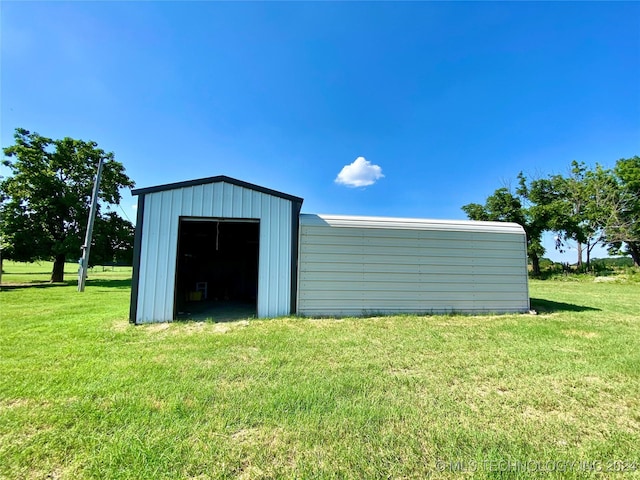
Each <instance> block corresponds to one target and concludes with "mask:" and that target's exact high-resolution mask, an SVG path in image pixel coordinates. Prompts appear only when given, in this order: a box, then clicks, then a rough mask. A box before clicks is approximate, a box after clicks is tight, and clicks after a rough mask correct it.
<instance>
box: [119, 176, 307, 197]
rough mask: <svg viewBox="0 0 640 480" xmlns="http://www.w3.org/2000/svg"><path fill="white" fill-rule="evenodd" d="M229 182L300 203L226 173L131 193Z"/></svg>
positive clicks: (137, 189) (283, 194) (287, 195)
mask: <svg viewBox="0 0 640 480" xmlns="http://www.w3.org/2000/svg"><path fill="white" fill-rule="evenodd" d="M220 182H224V183H229V184H231V185H237V186H239V187H244V188H248V189H250V190H255V191H256V192H261V193H266V194H267V195H272V196H274V197H279V198H284V199H285V200H290V201H292V202H298V203H302V202H303V199H302V198H301V197H296V196H293V195H289V194H288V193H282V192H278V191H277V190H271V189H270V188H265V187H261V186H260V185H255V184H253V183H248V182H243V181H242V180H238V179H235V178H231V177H227V176H226V175H217V176H215V177H206V178H197V179H194V180H186V181H184V182H175V183H166V184H164V185H156V186H153V187H146V188H136V189H134V190H131V194H132V195H145V194H147V193H155V192H164V191H166V190H175V189H178V188H185V187H195V186H197V185H206V184H209V183H220Z"/></svg>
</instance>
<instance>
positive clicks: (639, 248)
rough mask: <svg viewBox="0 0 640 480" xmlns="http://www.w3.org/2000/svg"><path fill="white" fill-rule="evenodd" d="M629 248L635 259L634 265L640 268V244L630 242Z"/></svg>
mask: <svg viewBox="0 0 640 480" xmlns="http://www.w3.org/2000/svg"><path fill="white" fill-rule="evenodd" d="M627 247H628V249H629V253H630V254H631V258H632V259H633V264H634V265H635V266H636V267H640V242H629V243H627Z"/></svg>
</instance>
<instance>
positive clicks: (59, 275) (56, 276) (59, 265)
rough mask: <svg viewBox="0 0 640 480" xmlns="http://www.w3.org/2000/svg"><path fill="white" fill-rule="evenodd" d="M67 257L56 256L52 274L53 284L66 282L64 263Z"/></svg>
mask: <svg viewBox="0 0 640 480" xmlns="http://www.w3.org/2000/svg"><path fill="white" fill-rule="evenodd" d="M65 260H66V257H65V255H64V253H63V254H60V255H56V258H55V260H54V261H53V272H51V283H59V282H64V261H65Z"/></svg>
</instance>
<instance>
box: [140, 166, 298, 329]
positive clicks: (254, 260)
mask: <svg viewBox="0 0 640 480" xmlns="http://www.w3.org/2000/svg"><path fill="white" fill-rule="evenodd" d="M132 193H133V195H137V196H138V213H137V221H136V238H135V246H134V266H133V279H132V288H131V306H130V315H129V319H130V321H131V322H132V323H146V322H163V321H171V320H174V319H177V318H181V317H183V316H186V318H189V315H190V314H191V312H192V311H197V310H198V308H200V307H201V305H204V303H205V302H204V300H211V301H213V300H215V301H217V302H218V303H229V302H240V303H242V304H245V305H249V311H251V309H253V314H254V315H255V314H257V315H258V316H260V317H274V316H280V315H288V314H290V313H294V312H295V311H296V305H295V301H296V294H295V291H296V290H295V289H296V283H297V279H296V276H297V263H296V261H297V252H298V247H297V244H298V216H299V213H300V208H301V207H302V201H303V200H302V198H298V197H294V196H292V195H287V194H285V193H281V192H276V191H275V190H270V189H268V188H264V187H260V186H258V185H252V184H250V183H246V182H242V181H240V180H236V179H233V178H229V177H225V176H217V177H210V178H203V179H198V180H192V181H187V182H180V183H172V184H168V185H160V186H155V187H149V188H140V189H136V190H133V192H132Z"/></svg>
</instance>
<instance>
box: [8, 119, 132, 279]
mask: <svg viewBox="0 0 640 480" xmlns="http://www.w3.org/2000/svg"><path fill="white" fill-rule="evenodd" d="M14 139H15V144H14V145H11V146H10V147H7V148H4V154H5V155H6V157H7V158H6V159H3V161H2V163H3V165H5V166H6V167H8V168H9V169H10V170H11V173H12V175H11V176H10V177H8V178H6V179H4V180H2V181H0V234H1V236H2V242H3V244H4V245H6V248H5V250H4V251H3V257H5V258H8V259H13V260H17V261H35V260H49V259H53V260H54V264H53V271H52V273H51V281H52V282H61V281H62V280H63V272H64V263H65V261H66V259H67V258H73V259H74V260H75V259H77V258H79V256H80V248H81V245H82V242H83V240H84V232H85V229H86V224H87V218H88V214H89V205H90V202H91V192H92V188H93V181H94V178H95V175H96V171H97V166H98V162H99V159H100V158H102V159H103V162H104V166H103V172H102V180H101V182H100V189H99V193H98V198H99V200H100V201H101V202H103V203H106V204H118V203H119V202H120V199H121V196H120V189H121V188H125V187H133V186H134V182H133V181H132V180H131V179H130V178H129V177H128V176H127V175H126V174H125V170H124V167H123V165H122V164H121V163H119V162H117V161H116V160H115V159H114V155H113V153H106V152H105V151H104V150H102V149H100V148H98V144H97V143H95V142H93V141H88V142H85V141H82V140H74V139H72V138H68V137H66V138H63V139H61V140H52V139H50V138H47V137H42V136H40V135H39V134H37V133H31V132H29V131H28V130H25V129H22V128H17V129H16V131H15V134H14ZM99 203H100V202H99ZM96 223H97V224H101V225H102V226H103V227H104V226H105V225H112V226H118V228H119V227H121V225H120V224H118V222H117V221H116V220H114V218H113V216H112V215H102V213H101V212H100V205H98V208H97V211H96ZM116 224H117V225H116ZM96 230H99V235H97V236H96V237H95V238H96V241H97V243H100V242H102V241H103V239H102V237H104V236H105V235H107V236H109V235H110V234H115V235H116V236H117V232H114V231H113V230H109V228H106V227H105V228H100V229H96ZM96 233H98V232H96Z"/></svg>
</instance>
